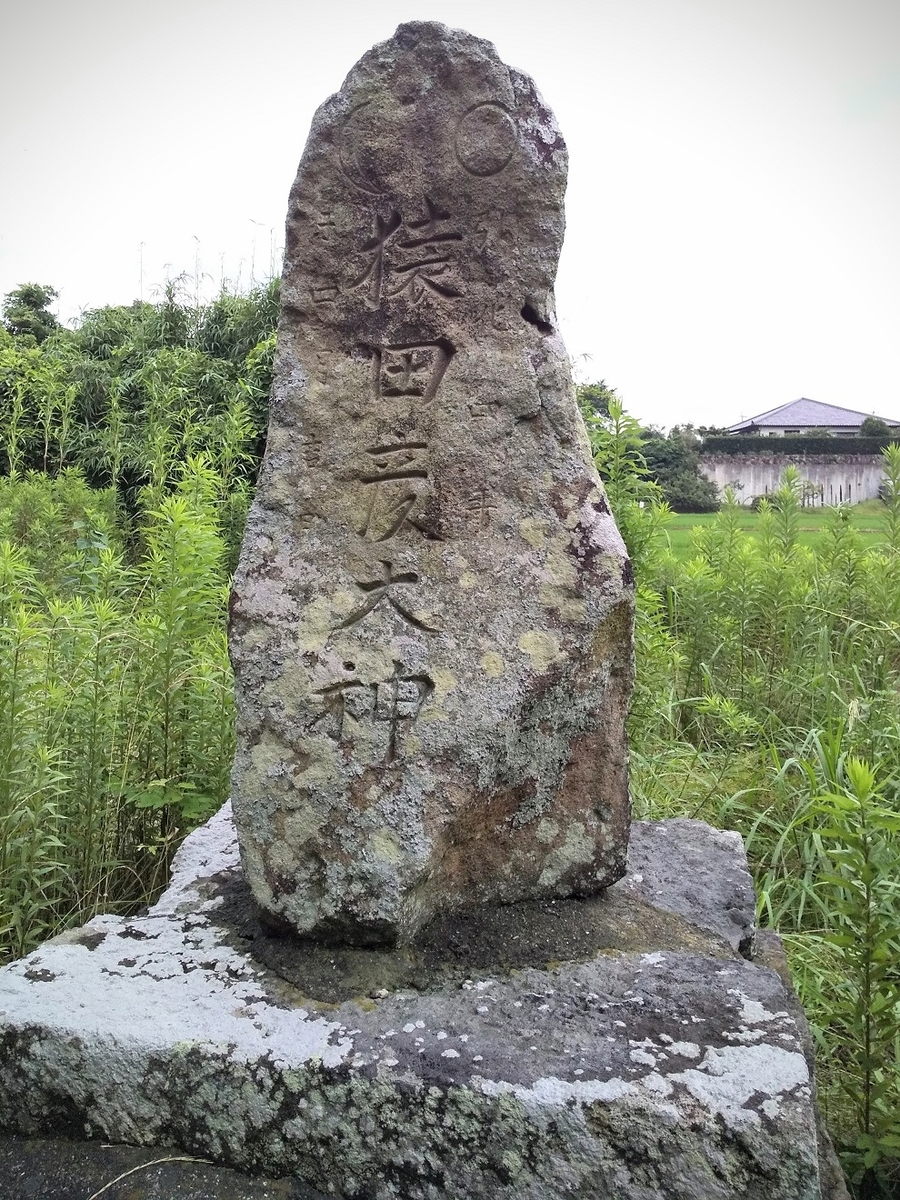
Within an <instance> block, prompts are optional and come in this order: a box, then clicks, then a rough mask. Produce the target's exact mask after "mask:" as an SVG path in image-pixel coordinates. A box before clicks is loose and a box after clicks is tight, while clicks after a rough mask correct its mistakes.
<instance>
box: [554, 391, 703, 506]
mask: <svg viewBox="0 0 900 1200" xmlns="http://www.w3.org/2000/svg"><path fill="white" fill-rule="evenodd" d="M578 403H579V406H580V408H581V412H582V415H583V416H584V419H585V422H586V424H587V425H588V426H589V427H590V428H591V429H592V430H593V432H594V437H595V441H596V440H597V439H600V440H601V441H602V440H603V439H604V438H607V437H612V439H613V440H612V442H611V444H612V445H613V446H614V445H615V444H616V437H617V435H616V429H615V428H613V425H614V424H616V423H618V426H619V427H621V426H622V422H623V421H626V422H627V425H628V437H629V439H630V442H629V446H630V450H629V454H630V457H631V460H632V462H636V461H637V459H638V458H639V459H640V471H639V474H640V475H641V476H642V478H644V479H647V480H649V481H651V482H652V483H653V484H654V485H655V491H654V493H653V495H654V497H655V498H656V499H659V500H662V501H664V502H665V503H666V504H667V505H668V507H669V508H671V509H672V510H673V511H674V512H678V513H706V512H715V511H716V509H717V508H718V507H719V498H718V490H717V488H716V485H715V484H714V483H712V482H710V480H708V479H707V478H706V476H705V475H704V474H703V472H702V471H701V470H700V445H701V443H702V441H703V435H704V434H706V433H707V432H708V431H707V430H695V429H694V427H693V425H676V426H675V427H674V428H673V429H671V430H670V432H669V434H668V435H666V434H664V433H661V432H660V431H659V430H658V429H655V428H653V427H652V426H650V427H646V428H645V427H643V426H641V425H640V424H639V423H638V422H637V421H636V420H635V419H634V418H633V417H630V416H627V415H626V414H625V413H624V409H623V406H622V400H621V398H620V397H619V396H618V395H617V394H616V389H615V388H611V387H609V386H608V385H607V383H606V380H603V379H602V380H601V381H600V382H599V383H586V384H582V385H580V386H579V388H578ZM614 413H615V414H617V415H616V416H613V414H614ZM611 421H612V422H613V425H611V424H610V422H611ZM597 445H598V449H599V442H597ZM600 453H601V455H603V454H604V453H605V452H604V451H600ZM646 498H647V497H646V496H645V499H646ZM617 511H618V510H617Z"/></svg>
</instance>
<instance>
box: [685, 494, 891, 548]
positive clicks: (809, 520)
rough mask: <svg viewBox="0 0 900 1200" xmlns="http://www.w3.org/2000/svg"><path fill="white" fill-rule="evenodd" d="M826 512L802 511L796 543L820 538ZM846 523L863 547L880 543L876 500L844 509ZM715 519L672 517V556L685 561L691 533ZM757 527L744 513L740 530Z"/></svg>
mask: <svg viewBox="0 0 900 1200" xmlns="http://www.w3.org/2000/svg"><path fill="white" fill-rule="evenodd" d="M832 511H833V510H832V509H830V508H805V509H803V511H802V517H801V527H800V528H801V532H800V540H801V542H802V543H803V544H805V545H808V546H811V545H813V544H814V543H815V542H816V541H817V539H818V538H819V537H820V535H821V532H822V530H823V528H824V527H825V524H826V522H827V520H828V515H829V513H831V512H832ZM847 512H849V514H850V523H851V525H852V527H853V528H854V529H855V530H856V532H857V533H858V534H859V536H860V540H861V541H862V543H863V545H864V546H866V547H869V546H875V545H877V544H878V543H879V542H880V541H882V540H883V539H884V528H885V507H884V505H883V504H882V503H881V501H880V500H867V501H866V502H865V503H864V504H853V505H850V506H849V507H848V509H847ZM715 519H716V514H715V513H673V514H672V517H671V519H670V521H669V523H668V525H667V526H666V537H667V539H668V542H669V545H670V547H671V549H672V551H673V553H674V554H675V555H676V556H677V557H678V558H680V559H686V558H689V557H690V554H691V543H692V537H691V534H692V531H693V530H694V529H698V528H702V527H703V526H705V525H710V524H712V522H713V521H714V520H715ZM758 525H759V514H758V513H755V512H753V511H752V509H749V508H748V509H746V510H745V511H744V514H743V517H742V520H741V528H742V529H744V530H745V531H746V532H747V533H750V534H753V533H755V532H756V529H757V527H758Z"/></svg>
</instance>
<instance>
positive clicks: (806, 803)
mask: <svg viewBox="0 0 900 1200" xmlns="http://www.w3.org/2000/svg"><path fill="white" fill-rule="evenodd" d="M52 299H53V290H52V289H51V288H46V287H43V286H41V285H35V284H29V285H25V286H24V287H22V288H19V289H17V290H16V291H15V292H14V293H11V294H10V296H9V297H7V302H6V305H5V306H4V317H5V327H4V328H3V329H0V959H2V958H9V957H11V956H13V955H17V954H22V953H24V952H27V951H28V950H30V949H32V948H33V947H34V946H35V945H37V944H38V943H39V941H40V940H41V939H43V938H44V937H46V936H47V935H48V934H51V933H53V932H54V931H56V930H58V929H60V928H61V927H63V926H65V925H67V924H74V923H79V922H82V921H84V920H86V919H88V918H89V917H90V916H92V915H93V914H94V913H96V912H98V911H129V910H132V909H134V908H136V907H138V906H140V905H141V904H144V903H147V902H148V901H151V900H152V899H153V898H154V897H155V895H156V894H157V892H158V890H159V888H160V887H161V886H162V885H163V883H164V881H165V878H166V875H167V871H168V866H169V862H170V859H171V855H172V852H173V850H174V849H175V847H176V846H177V845H178V843H179V841H180V839H181V838H182V837H183V835H184V834H185V832H186V831H187V830H188V829H190V828H191V827H192V826H193V825H195V824H196V823H198V822H199V821H201V820H202V819H203V818H204V817H205V816H206V815H207V814H208V813H210V812H212V811H213V810H214V809H215V808H216V807H217V806H218V805H219V804H220V803H221V802H222V801H223V800H224V799H225V797H226V795H227V789H228V774H229V768H230V763H231V756H232V751H233V701H232V681H231V674H230V669H229V664H228V659H227V654H226V648H225V636H224V622H225V602H226V597H227V589H228V583H229V579H230V574H231V571H232V569H233V565H234V562H235V559H236V554H237V549H238V546H239V542H240V537H241V533H242V529H243V523H244V519H245V515H246V510H247V506H248V503H249V499H250V496H251V493H252V488H253V483H254V479H255V473H256V470H257V467H258V464H259V458H260V453H261V450H262V446H263V442H264V430H265V421H266V403H267V395H268V388H269V383H270V376H271V363H272V355H273V350H274V334H273V329H274V320H275V314H276V309H277V295H276V289H275V287H274V286H270V287H265V288H260V289H257V290H256V291H254V292H253V293H251V294H250V295H246V296H236V295H231V294H228V293H224V294H223V295H221V296H220V297H218V299H216V300H215V301H214V302H213V303H212V304H209V305H204V306H198V305H191V304H189V303H184V302H182V300H181V299H180V298H179V294H178V287H177V285H169V286H168V287H167V289H166V290H165V291H164V293H163V295H162V297H161V298H160V300H159V301H158V302H156V303H154V304H134V305H131V306H129V307H116V308H104V309H98V310H96V311H94V312H89V313H87V314H86V315H85V317H84V319H83V320H82V322H81V324H80V325H79V327H78V328H77V329H75V330H66V329H61V328H60V327H59V326H58V325H57V324H56V322H55V320H54V318H53V317H52V314H51V313H50V312H49V307H48V306H49V304H50V303H51V302H52ZM581 400H582V404H583V411H584V412H585V416H586V420H587V422H588V426H589V433H590V437H591V440H592V444H593V447H594V451H595V456H596V461H597V464H598V467H599V469H600V471H601V473H602V474H603V476H604V478H605V480H606V483H607V489H608V492H609V496H610V500H611V503H612V505H613V508H614V511H615V512H616V515H617V519H618V521H619V523H620V527H621V528H622V531H623V534H624V536H625V539H626V541H627V543H628V546H629V549H630V550H631V553H632V556H633V559H634V563H635V568H636V574H637V580H638V611H637V623H636V647H637V662H638V674H637V685H636V690H635V696H634V703H633V706H632V713H631V717H630V728H631V744H632V761H633V794H634V799H635V804H636V808H637V811H638V814H639V815H642V816H648V817H664V816H674V815H683V816H692V817H699V818H702V819H705V820H708V821H710V822H712V823H713V824H715V825H718V826H721V827H725V828H734V829H738V830H740V832H741V833H742V834H743V835H744V837H745V839H746V842H747V846H748V849H749V853H750V857H751V862H752V866H753V869H754V872H755V876H756V882H757V888H758V894H759V913H760V919H761V920H762V921H763V922H764V923H766V924H770V925H772V926H774V927H777V928H778V929H779V931H780V932H781V933H782V935H783V936H784V938H785V941H786V945H787V949H788V952H789V956H790V960H791V963H792V966H793V969H794V972H795V977H796V980H797V984H798V987H799V989H800V992H801V996H802V998H803V1001H804V1003H805V1005H806V1008H807V1011H808V1013H809V1016H810V1020H811V1024H812V1028H813V1033H814V1036H815V1039H816V1043H817V1048H818V1053H819V1063H820V1082H821V1091H822V1098H823V1101H824V1105H825V1109H826V1113H827V1117H828V1120H829V1123H830V1126H831V1129H832V1131H833V1133H834V1136H835V1138H836V1140H837V1143H838V1145H839V1148H840V1150H841V1152H842V1154H843V1156H844V1161H845V1163H846V1165H847V1168H848V1171H849V1172H850V1175H851V1178H852V1180H853V1181H854V1186H855V1187H856V1189H857V1194H858V1196H859V1197H860V1200H871V1198H872V1197H877V1196H889V1195H891V1194H892V1189H893V1188H896V1185H897V1182H898V1177H900V1063H898V1053H900V971H898V968H897V966H896V964H897V963H898V962H900V796H898V786H900V689H898V682H900V447H897V446H895V445H891V446H888V447H887V448H886V449H885V450H884V455H885V463H886V473H887V480H888V482H887V486H886V489H885V494H886V499H885V502H884V503H883V504H882V503H880V502H873V503H871V504H867V505H862V506H859V507H858V508H854V509H830V510H829V509H807V508H803V507H802V503H801V500H802V481H801V480H800V477H799V474H798V472H797V471H796V469H794V468H791V469H789V470H788V471H786V472H785V475H784V478H783V483H782V487H781V488H780V489H779V490H778V491H777V492H776V493H775V494H774V495H773V496H772V497H771V498H770V500H768V501H764V502H762V503H761V505H760V507H759V510H758V511H757V512H750V511H748V510H747V509H744V508H741V507H740V506H738V505H737V504H736V503H735V499H734V497H733V496H730V497H728V498H727V500H726V503H725V504H724V505H723V507H722V509H721V511H719V512H718V513H714V514H713V513H700V514H698V515H692V516H689V517H677V516H674V515H673V514H672V513H671V512H670V511H669V507H668V506H667V504H666V503H665V487H664V486H663V483H662V476H663V471H662V465H664V464H662V459H664V458H666V456H668V460H669V463H670V465H673V464H674V465H673V469H672V472H671V475H672V476H673V477H674V476H677V475H678V472H679V470H680V469H681V467H680V466H679V463H680V464H681V466H683V465H684V463H685V462H686V461H687V462H688V463H689V460H690V455H691V454H692V453H693V451H694V448H695V445H696V442H695V439H694V437H693V435H692V433H691V431H690V430H682V431H680V432H678V433H677V440H678V441H679V442H680V446H679V445H675V444H674V441H675V440H674V439H673V444H672V445H671V446H663V447H662V449H659V447H657V448H656V450H658V451H659V453H658V455H657V458H656V459H654V460H653V461H654V463H655V466H651V465H650V464H651V459H652V458H653V454H654V452H655V450H654V447H653V446H652V445H651V443H652V442H653V441H654V440H656V441H662V442H668V441H669V440H670V439H661V438H657V437H656V435H655V434H653V433H652V432H648V431H647V430H644V429H642V428H641V427H640V426H639V425H638V423H637V422H636V421H634V420H633V419H632V418H631V417H629V416H628V414H627V413H626V412H625V411H624V409H623V407H622V403H621V400H620V399H619V398H618V397H617V396H616V394H615V391H614V390H613V389H611V388H608V387H607V386H606V385H605V384H597V385H591V387H590V388H587V389H581ZM661 464H662V465H661ZM685 469H688V468H685Z"/></svg>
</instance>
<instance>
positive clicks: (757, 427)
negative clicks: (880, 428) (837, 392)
mask: <svg viewBox="0 0 900 1200" xmlns="http://www.w3.org/2000/svg"><path fill="white" fill-rule="evenodd" d="M872 416H875V414H874V413H864V412H857V411H856V410H855V409H852V408H841V407H840V406H839V405H837V404H820V403H819V401H818V400H808V399H807V398H806V397H805V396H801V397H800V399H799V400H792V401H791V402H790V404H782V405H781V406H780V407H779V408H770V409H769V411H768V412H764V413H760V414H759V416H758V417H750V418H749V419H748V420H746V421H738V423H737V424H736V425H729V427H728V432H729V433H760V434H763V435H766V434H768V435H769V436H770V437H771V436H775V437H784V436H787V437H790V436H791V435H792V434H793V435H795V436H796V435H798V434H804V433H811V432H812V431H813V430H816V431H817V432H818V431H821V432H824V431H825V430H827V431H828V432H829V433H831V434H833V435H834V436H835V437H857V436H858V435H859V427H860V425H862V423H863V421H864V420H865V419H866V417H872ZM880 419H881V420H882V421H884V423H885V424H886V425H890V426H892V427H895V428H900V421H894V420H892V419H891V418H890V417H881V418H880Z"/></svg>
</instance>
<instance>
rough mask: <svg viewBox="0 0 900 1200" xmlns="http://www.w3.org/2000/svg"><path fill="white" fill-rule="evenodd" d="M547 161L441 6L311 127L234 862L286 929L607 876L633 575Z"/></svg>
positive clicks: (370, 63)
mask: <svg viewBox="0 0 900 1200" xmlns="http://www.w3.org/2000/svg"><path fill="white" fill-rule="evenodd" d="M565 176H566V151H565V146H564V143H563V140H562V137H561V136H560V133H559V130H558V128H557V125H556V122H555V120H554V118H553V116H552V114H551V113H550V112H549V111H548V109H547V108H546V107H545V106H544V104H543V103H542V101H541V99H540V97H539V95H538V94H537V92H536V90H535V87H534V85H533V83H532V81H531V80H530V79H529V78H528V77H527V76H525V75H523V74H521V73H520V72H518V71H515V70H513V69H511V68H509V67H507V66H504V64H503V63H501V62H500V60H499V59H498V57H497V54H496V51H495V50H494V48H493V46H491V45H490V44H489V43H488V42H484V41H481V40H479V39H478V38H474V37H472V36H470V35H469V34H467V33H463V32H460V31H455V30H449V29H446V28H444V27H443V26H442V25H437V24H430V23H414V24H408V25H401V26H400V28H399V29H398V30H397V32H396V34H395V35H394V37H393V38H392V39H391V40H390V41H387V42H384V43H383V44H381V45H379V46H376V47H375V48H374V49H372V50H371V51H369V53H367V54H366V55H365V56H364V57H363V58H362V59H361V60H360V62H359V63H358V64H357V65H356V67H354V69H353V70H352V71H351V73H350V75H349V76H348V77H347V80H346V82H345V83H344V86H343V87H342V89H341V90H340V92H339V93H338V94H337V95H336V96H332V97H331V99H329V100H327V101H326V102H325V104H324V105H323V106H322V107H321V108H320V109H319V111H318V113H317V114H316V116H315V119H314V121H313V126H312V131H311V133H310V136H309V141H308V143H307V146H306V150H305V152H304V155H303V160H302V162H301V164H300V170H299V173H298V175H297V180H296V182H295V184H294V187H293V190H292V192H291V197H290V212H289V215H288V221H287V248H286V254H285V268H284V282H283V291H282V314H281V323H280V326H279V334H278V355H277V363H276V379H275V386H274V391H273V397H272V415H271V421H270V426H269V438H268V444H267V449H266V457H265V462H264V465H263V470H262V474H261V478H260V483H259V490H258V494H257V499H256V502H255V504H254V506H253V509H252V511H251V514H250V519H249V522H248V526H247V534H246V538H245V541H244V547H243V551H242V555H241V561H240V566H239V568H238V572H237V577H236V579H235V588H234V598H233V609H232V621H231V653H232V657H233V661H234V665H235V671H236V676H237V696H238V752H237V759H236V763H235V770H234V812H235V818H236V822H237V826H238V833H239V839H240V844H241V853H242V858H243V863H244V869H245V872H246V875H247V878H248V880H249V881H250V883H251V886H252V888H253V892H254V895H255V897H256V899H257V901H258V903H259V905H260V906H261V907H262V909H263V910H264V912H266V913H268V914H269V916H270V918H271V919H272V921H273V922H275V923H276V924H283V925H284V926H286V927H287V928H289V929H293V930H296V931H298V932H299V933H301V934H304V935H309V936H313V937H317V938H323V939H326V940H330V939H335V940H347V941H351V942H361V943H366V942H388V943H389V942H393V941H396V940H398V939H399V940H400V941H404V940H407V939H410V938H411V937H413V936H414V934H415V932H416V931H417V929H419V928H420V927H421V926H422V925H423V924H424V923H426V922H427V921H428V920H429V919H430V918H431V917H432V916H434V915H435V914H436V913H439V912H445V911H447V910H448V909H453V908H458V907H461V906H466V905H474V904H490V903H509V902H513V901H518V900H521V899H525V898H540V897H558V896H571V895H583V894H588V893H592V892H595V891H597V890H598V889H600V888H602V887H604V886H606V885H608V884H610V883H612V882H613V881H615V880H616V879H618V878H619V877H620V876H621V875H622V874H623V873H624V869H625V850H626V843H627V835H628V820H629V817H628V793H627V770H626V748H625V737H624V729H623V724H624V718H625V712H626V707H627V703H628V697H629V692H630V686H631V678H632V660H631V653H632V652H631V622H632V599H633V595H632V578H631V572H630V566H629V562H628V559H627V556H626V553H625V550H624V547H623V544H622V541H621V539H620V537H619V534H618V532H617V530H616V527H615V524H614V522H613V519H612V517H611V515H610V512H609V508H608V506H607V503H606V500H605V497H604V494H603V489H602V486H601V484H600V482H599V479H598V477H597V474H596V471H595V470H594V468H593V465H592V463H591V459H590V454H589V449H588V446H587V442H586V438H585V434H584V428H583V425H582V423H581V420H580V417H579V415H578V411H577V408H576V405H575V401H574V395H573V389H572V383H571V378H570V373H569V365H568V361H567V358H566V354H565V349H564V347H563V344H562V340H561V338H560V336H559V333H558V331H557V328H556V324H555V317H554V310H553V291H552V289H553V282H554V277H555V273H556V265H557V259H558V256H559V251H560V246H561V243H562V237H563V225H564V219H563V193H564V188H565Z"/></svg>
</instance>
